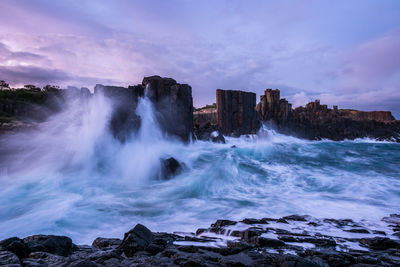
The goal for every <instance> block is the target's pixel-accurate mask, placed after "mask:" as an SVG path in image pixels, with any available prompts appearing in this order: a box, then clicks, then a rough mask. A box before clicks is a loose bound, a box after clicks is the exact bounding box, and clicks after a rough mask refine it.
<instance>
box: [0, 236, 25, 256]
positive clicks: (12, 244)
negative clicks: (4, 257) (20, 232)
mask: <svg viewBox="0 0 400 267" xmlns="http://www.w3.org/2000/svg"><path fill="white" fill-rule="evenodd" d="M0 251H11V252H12V253H14V254H15V255H17V256H18V258H26V257H27V256H28V254H29V252H30V250H29V247H28V246H27V245H26V244H25V243H24V241H23V240H22V239H19V238H18V237H11V238H7V239H4V240H2V241H0Z"/></svg>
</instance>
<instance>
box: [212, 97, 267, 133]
mask: <svg viewBox="0 0 400 267" xmlns="http://www.w3.org/2000/svg"><path fill="white" fill-rule="evenodd" d="M216 96H217V102H216V103H217V120H218V129H219V131H220V132H221V133H223V134H225V135H231V134H233V135H236V136H238V135H242V134H251V133H256V132H257V130H258V128H259V123H258V119H257V115H256V110H255V106H256V94H255V93H251V92H243V91H235V90H221V89H218V90H217V92H216Z"/></svg>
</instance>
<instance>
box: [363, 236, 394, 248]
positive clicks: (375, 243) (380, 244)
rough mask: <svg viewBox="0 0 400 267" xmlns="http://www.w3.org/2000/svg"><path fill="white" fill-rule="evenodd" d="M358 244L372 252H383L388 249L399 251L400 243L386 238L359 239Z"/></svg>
mask: <svg viewBox="0 0 400 267" xmlns="http://www.w3.org/2000/svg"><path fill="white" fill-rule="evenodd" d="M360 244H361V245H364V246H367V247H369V248H371V249H373V250H385V249H390V248H396V249H400V241H397V240H393V239H390V238H387V237H374V238H361V239H360Z"/></svg>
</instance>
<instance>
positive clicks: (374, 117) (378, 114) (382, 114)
mask: <svg viewBox="0 0 400 267" xmlns="http://www.w3.org/2000/svg"><path fill="white" fill-rule="evenodd" d="M339 112H340V116H343V117H346V118H349V119H352V120H355V121H381V122H390V121H394V120H395V118H394V117H393V115H392V113H391V112H390V111H359V110H351V109H341V110H339Z"/></svg>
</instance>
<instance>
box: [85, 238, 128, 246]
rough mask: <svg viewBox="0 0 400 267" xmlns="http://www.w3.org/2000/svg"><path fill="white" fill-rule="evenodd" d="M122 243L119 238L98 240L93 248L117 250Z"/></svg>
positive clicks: (94, 242)
mask: <svg viewBox="0 0 400 267" xmlns="http://www.w3.org/2000/svg"><path fill="white" fill-rule="evenodd" d="M121 243H122V240H121V239H119V238H102V237H98V238H96V239H95V240H94V241H93V243H92V246H93V247H95V248H98V249H109V248H116V247H118V246H119V245H120V244H121Z"/></svg>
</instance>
